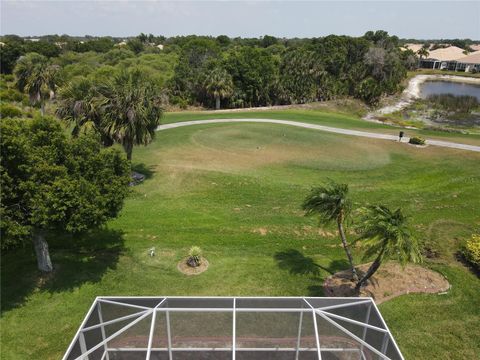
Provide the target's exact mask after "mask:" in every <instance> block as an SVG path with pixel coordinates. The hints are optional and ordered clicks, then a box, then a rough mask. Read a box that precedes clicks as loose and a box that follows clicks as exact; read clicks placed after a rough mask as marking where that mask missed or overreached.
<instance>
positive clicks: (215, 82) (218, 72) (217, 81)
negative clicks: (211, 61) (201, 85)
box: [205, 67, 233, 110]
mask: <svg viewBox="0 0 480 360" xmlns="http://www.w3.org/2000/svg"><path fill="white" fill-rule="evenodd" d="M205 90H206V91H207V93H208V94H209V95H210V96H212V97H213V98H214V99H215V109H216V110H218V109H220V100H221V99H225V98H227V97H229V96H231V95H232V93H233V81H232V77H231V76H230V74H229V73H228V72H227V71H226V70H225V69H223V68H221V67H216V68H215V69H213V71H212V72H211V73H210V74H208V76H207V78H206V80H205Z"/></svg>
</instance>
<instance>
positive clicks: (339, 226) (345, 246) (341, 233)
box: [337, 219, 358, 281]
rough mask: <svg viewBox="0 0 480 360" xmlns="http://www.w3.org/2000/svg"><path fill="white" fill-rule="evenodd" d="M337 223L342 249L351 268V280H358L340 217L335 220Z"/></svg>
mask: <svg viewBox="0 0 480 360" xmlns="http://www.w3.org/2000/svg"><path fill="white" fill-rule="evenodd" d="M337 225H338V233H339V234H340V238H341V239H342V245H343V249H344V250H345V253H346V254H347V258H348V262H349V263H350V269H351V270H352V278H353V281H358V275H357V270H356V269H355V265H353V258H352V254H351V253H350V249H349V248H348V244H347V237H346V236H345V231H344V230H343V225H342V219H339V220H338V221H337Z"/></svg>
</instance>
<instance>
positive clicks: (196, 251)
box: [187, 246, 202, 267]
mask: <svg viewBox="0 0 480 360" xmlns="http://www.w3.org/2000/svg"><path fill="white" fill-rule="evenodd" d="M201 257H202V249H200V248H199V247H198V246H192V247H191V248H190V250H189V251H188V259H187V264H188V265H189V266H191V267H197V266H199V265H200V258H201Z"/></svg>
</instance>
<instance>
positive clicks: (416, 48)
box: [404, 44, 423, 53]
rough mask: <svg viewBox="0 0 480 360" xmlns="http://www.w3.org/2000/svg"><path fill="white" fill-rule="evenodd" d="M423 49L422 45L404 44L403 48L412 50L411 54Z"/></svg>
mask: <svg viewBox="0 0 480 360" xmlns="http://www.w3.org/2000/svg"><path fill="white" fill-rule="evenodd" d="M422 47H423V45H422V44H405V46H404V48H405V50H407V49H408V50H412V51H413V52H415V53H416V52H417V51H418V50H420V49H421V48H422Z"/></svg>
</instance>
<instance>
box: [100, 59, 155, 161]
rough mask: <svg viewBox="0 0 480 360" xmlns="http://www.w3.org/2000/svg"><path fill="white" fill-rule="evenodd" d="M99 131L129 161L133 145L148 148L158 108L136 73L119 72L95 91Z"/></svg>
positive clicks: (147, 85)
mask: <svg viewBox="0 0 480 360" xmlns="http://www.w3.org/2000/svg"><path fill="white" fill-rule="evenodd" d="M98 91H99V93H100V99H101V102H102V130H103V131H104V132H105V133H106V134H108V135H109V136H110V137H111V138H112V139H113V140H114V141H116V142H118V143H120V144H121V145H122V146H123V148H124V149H125V152H126V153H127V158H128V160H131V159H132V151H133V146H134V145H148V144H149V143H150V142H151V141H152V140H153V138H154V137H155V130H156V128H157V127H158V125H159V124H160V118H161V116H162V108H161V106H160V101H159V99H158V96H157V94H156V93H155V88H154V87H153V85H152V84H151V83H150V82H149V79H148V78H147V77H146V76H145V75H144V73H143V72H142V71H140V70H139V69H136V68H133V69H130V70H126V69H123V70H121V71H120V72H119V73H117V74H116V75H115V76H114V77H113V79H112V81H110V82H108V83H106V84H104V85H102V86H100V87H99V88H98Z"/></svg>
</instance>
